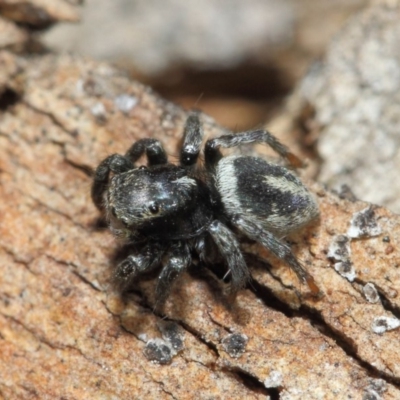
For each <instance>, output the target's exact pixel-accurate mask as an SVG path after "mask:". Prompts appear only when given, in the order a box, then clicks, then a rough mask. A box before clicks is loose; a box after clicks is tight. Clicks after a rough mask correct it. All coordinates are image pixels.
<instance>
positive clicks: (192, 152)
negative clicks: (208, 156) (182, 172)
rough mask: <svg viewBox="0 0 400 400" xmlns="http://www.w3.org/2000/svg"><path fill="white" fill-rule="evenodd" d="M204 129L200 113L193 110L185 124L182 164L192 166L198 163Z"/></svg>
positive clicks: (180, 160)
mask: <svg viewBox="0 0 400 400" xmlns="http://www.w3.org/2000/svg"><path fill="white" fill-rule="evenodd" d="M203 136H204V131H203V127H202V125H201V123H200V119H199V114H198V112H196V111H192V112H191V113H190V114H189V117H188V119H187V121H186V124H185V129H184V139H183V145H182V149H181V154H180V158H179V162H180V165H181V166H183V167H190V166H192V165H194V164H196V162H197V159H198V157H199V153H200V147H201V144H202V141H203Z"/></svg>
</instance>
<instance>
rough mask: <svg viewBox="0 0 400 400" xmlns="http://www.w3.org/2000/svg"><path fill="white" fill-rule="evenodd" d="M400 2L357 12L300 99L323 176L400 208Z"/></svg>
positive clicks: (326, 181) (307, 80) (303, 84)
mask: <svg viewBox="0 0 400 400" xmlns="http://www.w3.org/2000/svg"><path fill="white" fill-rule="evenodd" d="M399 18H400V2H399V1H398V0H394V1H386V0H379V1H374V2H372V4H371V6H370V7H367V8H366V9H364V10H363V11H362V12H360V13H358V14H357V15H355V16H354V17H353V18H351V19H350V20H349V21H348V23H347V24H346V27H345V28H344V29H343V30H342V31H341V32H340V34H339V35H338V36H337V38H336V39H335V40H334V41H333V42H332V43H331V45H330V46H329V48H328V49H327V54H326V57H325V58H324V60H323V61H322V62H320V63H318V64H315V65H314V67H313V68H312V69H311V70H310V72H309V73H308V75H307V76H306V78H305V79H304V80H303V81H302V82H301V84H300V85H299V88H298V91H297V96H294V97H293V98H292V101H293V100H295V99H296V101H298V102H300V103H303V104H304V103H306V106H305V107H298V111H297V112H296V113H295V119H298V118H299V117H300V116H301V114H303V115H304V112H303V111H304V108H308V109H309V111H311V110H312V112H308V114H309V115H308V118H306V121H305V125H307V124H308V126H309V128H311V129H310V130H312V131H313V134H314V135H315V136H318V137H319V140H318V153H319V155H320V157H321V158H322V163H321V167H320V169H319V171H318V180H319V181H320V182H323V183H324V184H328V185H330V187H332V188H339V187H340V186H341V185H343V184H345V185H347V186H350V187H351V188H352V191H353V192H354V193H355V194H356V196H357V197H359V198H361V199H364V200H368V201H371V202H374V203H377V204H381V205H385V206H387V207H389V208H390V209H391V210H393V211H395V212H399V211H400V181H399V179H398V170H399V168H400V136H399V129H400V114H399V107H398V104H399V101H400V97H399V93H400V91H399V89H400V53H399V45H398V44H399V42H398V38H399V35H400V24H399Z"/></svg>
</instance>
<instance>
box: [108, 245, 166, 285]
mask: <svg viewBox="0 0 400 400" xmlns="http://www.w3.org/2000/svg"><path fill="white" fill-rule="evenodd" d="M163 252H164V248H163V247H162V246H160V245H159V244H157V243H147V244H146V246H145V247H144V248H143V249H141V251H140V252H138V253H137V254H131V255H129V256H128V257H127V258H125V260H123V261H121V262H120V263H119V264H118V265H117V268H116V270H115V273H114V280H115V282H116V283H117V285H118V286H119V287H120V288H121V290H125V289H127V288H128V287H129V286H130V285H131V283H132V282H133V280H134V279H135V278H136V277H138V276H140V275H141V274H143V273H144V272H149V271H151V270H152V269H154V268H156V267H158V266H159V263H160V260H161V257H162V255H163Z"/></svg>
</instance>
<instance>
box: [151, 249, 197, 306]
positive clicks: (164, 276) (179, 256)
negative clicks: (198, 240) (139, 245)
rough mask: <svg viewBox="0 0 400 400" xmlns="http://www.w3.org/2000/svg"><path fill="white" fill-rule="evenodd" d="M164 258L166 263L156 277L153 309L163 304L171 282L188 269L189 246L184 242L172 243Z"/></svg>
mask: <svg viewBox="0 0 400 400" xmlns="http://www.w3.org/2000/svg"><path fill="white" fill-rule="evenodd" d="M165 258H166V259H167V260H168V261H167V263H166V264H165V265H164V266H163V268H162V270H161V273H160V275H159V277H158V283H157V288H156V302H157V303H156V306H155V308H157V307H158V306H162V305H163V304H164V303H165V300H166V299H167V297H168V295H169V293H170V291H171V288H172V284H173V282H174V281H175V280H176V279H177V278H178V276H180V275H181V274H182V272H183V271H185V270H186V269H187V268H188V267H189V265H190V263H191V261H192V257H191V255H190V250H189V246H188V245H187V243H185V242H176V243H174V244H173V245H172V246H171V247H170V248H169V249H168V250H167V252H166V257H165Z"/></svg>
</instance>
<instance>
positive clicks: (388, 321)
mask: <svg viewBox="0 0 400 400" xmlns="http://www.w3.org/2000/svg"><path fill="white" fill-rule="evenodd" d="M399 326H400V320H398V319H397V318H393V317H385V316H382V317H377V318H375V319H374V321H373V322H372V331H373V332H374V333H377V334H381V333H385V332H386V331H391V330H393V329H396V328H398V327H399Z"/></svg>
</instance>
